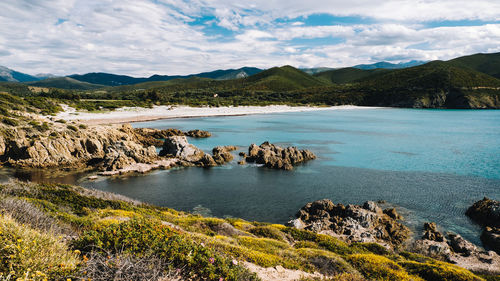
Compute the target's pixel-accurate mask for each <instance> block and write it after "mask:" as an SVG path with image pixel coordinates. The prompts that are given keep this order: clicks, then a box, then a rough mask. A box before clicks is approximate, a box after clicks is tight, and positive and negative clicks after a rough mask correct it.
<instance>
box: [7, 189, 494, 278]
mask: <svg viewBox="0 0 500 281" xmlns="http://www.w3.org/2000/svg"><path fill="white" fill-rule="evenodd" d="M0 210H1V213H2V215H1V216H0V221H1V231H2V233H1V235H0V237H1V239H2V240H1V241H0V242H1V245H0V246H1V247H0V249H2V252H0V254H1V255H0V256H1V258H2V259H3V260H2V261H3V263H2V266H3V267H2V268H0V273H1V274H3V276H8V275H9V274H11V271H12V272H13V273H12V274H13V275H12V276H14V274H15V276H16V277H19V276H24V275H23V274H26V273H27V272H28V274H30V276H31V275H33V274H35V275H36V271H39V273H38V274H39V275H40V274H41V275H40V276H39V277H40V280H42V279H43V278H45V277H50V278H52V277H54V278H56V277H57V278H59V279H61V278H66V277H70V278H92V280H109V279H115V280H126V279H124V278H125V277H124V275H123V274H124V272H126V273H127V274H128V275H129V276H136V278H138V279H141V278H146V277H148V276H149V277H151V276H153V277H154V278H156V277H158V278H159V276H162V277H164V278H167V280H168V278H170V277H172V276H177V277H179V276H180V277H182V278H191V279H196V280H198V279H201V280H219V279H220V278H224V280H258V278H257V277H256V275H255V274H252V273H250V272H249V271H248V270H247V269H245V268H244V267H242V266H241V262H242V261H246V262H251V263H254V264H256V265H259V266H262V267H273V266H277V265H281V266H283V267H285V268H288V269H296V270H302V271H305V272H321V273H322V274H324V275H325V276H327V277H328V278H327V279H325V280H344V281H347V280H356V281H357V280H364V278H366V279H370V280H483V279H481V277H479V276H477V275H475V274H473V273H472V272H470V271H468V270H465V269H462V268H459V267H457V266H454V265H451V264H448V263H444V262H439V261H436V260H433V259H431V258H426V257H422V256H419V255H416V254H411V253H402V254H401V255H398V254H397V253H394V252H391V251H388V250H386V249H385V248H383V247H382V246H380V245H378V244H373V243H353V244H350V245H349V244H346V243H344V242H342V241H340V240H338V239H336V238H333V237H331V236H327V235H320V234H316V233H313V232H310V231H305V230H297V229H293V228H290V227H285V226H283V225H279V224H266V223H259V222H248V221H244V220H241V219H236V218H231V219H220V218H210V217H202V216H199V215H192V214H189V213H184V212H178V211H175V210H172V209H168V208H162V207H156V206H151V205H147V204H142V203H140V202H137V201H133V200H130V199H127V198H124V197H121V196H117V195H113V194H110V193H105V192H100V191H96V190H88V189H84V188H80V187H75V186H69V185H62V184H32V183H22V182H17V181H14V182H11V183H9V184H3V185H0ZM46 225H51V227H46ZM33 241H36V245H35V244H33V243H35V242H33ZM42 253H43V254H42ZM55 264H56V265H57V266H54V265H55ZM61 264H62V265H64V266H60V265H61ZM144 268H148V269H150V270H144ZM35 277H36V276H35ZM149 277H148V278H149ZM153 277H151V278H153ZM36 278H38V277H36ZM154 278H153V279H154ZM172 278H173V277H172ZM35 280H37V279H35ZM489 280H491V279H489Z"/></svg>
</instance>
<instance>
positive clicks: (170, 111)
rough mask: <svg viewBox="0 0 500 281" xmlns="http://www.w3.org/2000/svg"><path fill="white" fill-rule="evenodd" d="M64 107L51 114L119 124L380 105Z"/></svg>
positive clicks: (77, 119)
mask: <svg viewBox="0 0 500 281" xmlns="http://www.w3.org/2000/svg"><path fill="white" fill-rule="evenodd" d="M63 108H64V111H63V112H60V113H58V114H57V115H56V116H55V117H54V118H56V119H64V120H66V121H79V122H82V123H85V124H87V125H106V124H123V123H134V122H145V121H155V120H161V119H175V118H199V117H224V116H245V115H256V114H270V113H286V112H308V111H323V110H353V109H376V108H380V107H368V106H354V105H340V106H329V107H319V106H317V107H316V106H288V105H268V106H237V107H233V106H223V107H190V106H167V105H160V106H153V108H141V107H122V108H118V109H116V110H114V111H108V112H85V111H77V110H76V109H74V108H71V107H68V106H63Z"/></svg>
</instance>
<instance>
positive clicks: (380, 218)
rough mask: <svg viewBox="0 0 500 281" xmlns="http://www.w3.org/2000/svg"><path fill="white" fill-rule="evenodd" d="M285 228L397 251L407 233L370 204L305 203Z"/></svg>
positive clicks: (404, 227)
mask: <svg viewBox="0 0 500 281" xmlns="http://www.w3.org/2000/svg"><path fill="white" fill-rule="evenodd" d="M296 217H297V219H296V220H292V221H290V222H289V223H288V224H289V225H290V226H293V227H297V228H305V229H306V230H311V231H314V232H319V233H325V234H330V235H332V236H335V237H338V238H341V239H342V240H345V241H348V242H378V243H381V244H384V245H386V246H388V247H396V246H399V245H401V244H402V243H403V242H405V241H406V240H407V239H408V238H409V235H410V230H409V229H408V228H407V227H406V226H404V225H403V224H401V223H399V222H397V221H396V220H395V219H393V218H391V217H390V216H388V215H386V214H384V212H383V211H382V209H380V207H379V206H378V205H377V204H376V203H375V202H372V201H368V202H365V203H364V204H363V206H359V205H347V206H344V205H342V204H334V203H333V202H332V201H330V200H328V199H323V200H318V201H314V202H311V203H307V204H306V205H305V206H304V207H302V208H301V209H300V210H299V211H298V213H297V214H296Z"/></svg>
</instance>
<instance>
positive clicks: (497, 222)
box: [465, 197, 500, 254]
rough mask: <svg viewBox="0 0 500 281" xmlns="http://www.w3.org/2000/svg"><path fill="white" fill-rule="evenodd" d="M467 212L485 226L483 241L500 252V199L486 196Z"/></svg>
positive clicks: (482, 235)
mask: <svg viewBox="0 0 500 281" xmlns="http://www.w3.org/2000/svg"><path fill="white" fill-rule="evenodd" d="M465 214H466V215H468V216H469V217H470V218H471V219H473V220H474V221H475V222H477V223H479V224H481V225H483V226H485V228H484V230H483V233H482V234H481V241H482V242H483V244H484V245H485V246H486V247H488V248H490V249H492V250H494V251H496V252H497V253H498V254H500V201H497V200H492V199H489V198H486V197H484V198H483V199H482V200H479V201H477V202H476V203H474V204H473V205H472V206H471V207H469V209H467V211H466V213H465Z"/></svg>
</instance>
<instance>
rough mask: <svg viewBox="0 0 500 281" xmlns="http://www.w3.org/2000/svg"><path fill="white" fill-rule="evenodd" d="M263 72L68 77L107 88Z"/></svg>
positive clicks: (258, 70) (218, 78)
mask: <svg viewBox="0 0 500 281" xmlns="http://www.w3.org/2000/svg"><path fill="white" fill-rule="evenodd" d="M261 71H262V70H261V69H259V68H255V67H242V68H239V69H226V70H215V71H211V72H202V73H198V74H189V75H172V76H169V75H157V74H156V75H152V76H150V77H148V78H136V77H131V76H127V75H116V74H110V73H102V72H98V73H87V74H83V75H78V74H73V75H70V76H68V77H70V78H73V79H76V80H78V81H82V82H87V83H92V84H99V85H106V86H122V85H134V84H139V83H144V82H153V81H169V80H173V79H182V78H189V77H194V76H196V77H201V78H210V79H216V80H229V79H236V78H244V77H248V76H251V75H254V74H256V73H259V72H261Z"/></svg>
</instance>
